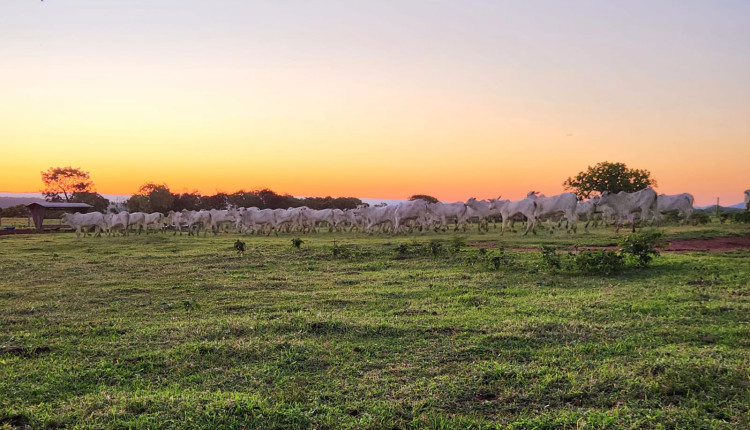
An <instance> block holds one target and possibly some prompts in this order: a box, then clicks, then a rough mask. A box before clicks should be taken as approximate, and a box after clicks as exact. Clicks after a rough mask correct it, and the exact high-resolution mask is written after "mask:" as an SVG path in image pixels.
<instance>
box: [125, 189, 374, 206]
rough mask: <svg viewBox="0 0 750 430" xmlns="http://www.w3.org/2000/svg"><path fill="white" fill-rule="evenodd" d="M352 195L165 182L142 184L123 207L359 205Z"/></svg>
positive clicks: (360, 202)
mask: <svg viewBox="0 0 750 430" xmlns="http://www.w3.org/2000/svg"><path fill="white" fill-rule="evenodd" d="M363 204H364V203H363V202H362V200H360V199H358V198H355V197H330V196H328V197H301V198H299V197H294V196H291V195H289V194H278V193H276V192H274V191H272V190H269V189H268V188H263V189H260V190H254V191H245V190H239V191H236V192H234V193H231V194H227V193H216V194H214V195H209V196H204V195H201V194H200V193H198V192H197V191H193V192H188V193H182V194H174V193H172V192H171V191H170V189H169V187H168V186H167V185H166V184H161V185H156V184H153V183H146V184H144V185H142V186H141V187H140V189H139V191H138V193H137V194H135V195H133V196H132V197H131V198H130V199H128V201H127V202H125V206H126V207H127V209H128V211H131V212H136V211H140V212H161V213H167V212H169V211H181V210H183V209H187V210H196V211H197V210H202V209H203V210H209V209H226V208H227V207H229V206H237V207H257V208H259V209H287V208H296V207H300V206H307V207H309V208H311V209H353V208H356V207H357V206H359V205H363Z"/></svg>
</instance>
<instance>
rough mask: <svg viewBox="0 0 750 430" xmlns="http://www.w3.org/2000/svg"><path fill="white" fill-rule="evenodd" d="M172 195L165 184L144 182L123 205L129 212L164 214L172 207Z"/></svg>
mask: <svg viewBox="0 0 750 430" xmlns="http://www.w3.org/2000/svg"><path fill="white" fill-rule="evenodd" d="M173 204H174V195H173V194H172V192H171V191H170V190H169V187H168V186H167V184H155V183H153V182H146V183H145V184H143V185H141V186H140V188H138V192H137V193H136V194H134V195H133V196H131V197H130V198H129V199H128V201H127V202H125V205H126V206H127V208H128V211H130V212H161V213H164V214H166V213H167V212H168V211H170V210H171V209H172V205H173Z"/></svg>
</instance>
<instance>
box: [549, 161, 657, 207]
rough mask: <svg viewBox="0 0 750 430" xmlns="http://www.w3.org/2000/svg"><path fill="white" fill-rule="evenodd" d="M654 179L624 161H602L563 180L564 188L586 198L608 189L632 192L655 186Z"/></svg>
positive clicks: (649, 173) (647, 172)
mask: <svg viewBox="0 0 750 430" xmlns="http://www.w3.org/2000/svg"><path fill="white" fill-rule="evenodd" d="M655 186H656V180H655V179H653V178H651V172H649V171H648V170H643V169H631V168H629V167H627V166H626V165H625V163H610V162H608V161H603V162H601V163H597V164H596V165H595V166H594V167H591V166H589V167H588V169H587V170H586V171H583V172H579V173H578V174H577V175H576V176H575V177H573V178H568V179H566V180H565V182H563V187H565V189H566V190H570V191H573V192H575V193H576V194H577V195H578V197H579V198H583V199H587V198H589V197H591V195H592V194H593V193H601V192H604V191H609V192H610V193H619V192H620V191H625V192H628V193H632V192H635V191H638V190H642V189H644V188H647V187H655Z"/></svg>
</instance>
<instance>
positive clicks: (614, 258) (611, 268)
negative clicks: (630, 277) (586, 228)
mask: <svg viewBox="0 0 750 430" xmlns="http://www.w3.org/2000/svg"><path fill="white" fill-rule="evenodd" d="M572 255H573V268H574V269H575V270H576V271H578V272H581V273H584V274H587V275H614V274H616V273H619V272H620V271H622V269H623V268H625V257H624V256H623V255H622V254H620V253H618V252H617V251H614V250H609V249H599V250H596V251H592V250H589V249H584V250H583V251H581V252H579V253H577V254H572Z"/></svg>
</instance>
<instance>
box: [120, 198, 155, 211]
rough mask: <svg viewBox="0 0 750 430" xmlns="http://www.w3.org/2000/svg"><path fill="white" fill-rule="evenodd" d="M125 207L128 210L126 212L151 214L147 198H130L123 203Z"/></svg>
mask: <svg viewBox="0 0 750 430" xmlns="http://www.w3.org/2000/svg"><path fill="white" fill-rule="evenodd" d="M125 207H126V208H128V212H151V202H150V201H149V199H148V196H141V195H138V194H135V195H132V196H130V198H129V199H128V200H127V201H126V202H125Z"/></svg>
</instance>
